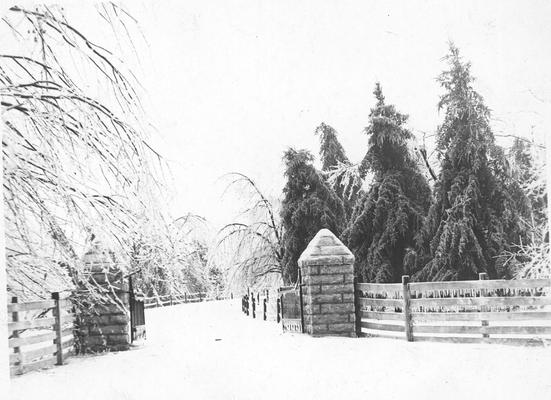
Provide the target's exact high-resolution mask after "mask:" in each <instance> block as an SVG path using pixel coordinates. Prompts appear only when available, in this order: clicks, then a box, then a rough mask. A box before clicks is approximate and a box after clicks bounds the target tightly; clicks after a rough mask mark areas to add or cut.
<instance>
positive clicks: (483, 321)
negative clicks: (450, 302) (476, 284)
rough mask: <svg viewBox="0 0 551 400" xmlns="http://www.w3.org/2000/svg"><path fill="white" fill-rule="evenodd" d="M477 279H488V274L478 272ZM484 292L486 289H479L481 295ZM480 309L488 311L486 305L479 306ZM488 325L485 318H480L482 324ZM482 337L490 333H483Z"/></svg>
mask: <svg viewBox="0 0 551 400" xmlns="http://www.w3.org/2000/svg"><path fill="white" fill-rule="evenodd" d="M478 279H479V280H481V281H485V280H488V274H487V273H486V272H480V273H479V274H478ZM486 294H487V291H486V289H480V295H481V296H486ZM480 311H481V312H486V311H488V306H480ZM489 325H490V323H489V322H488V321H487V320H482V326H489ZM482 337H483V338H489V337H490V335H489V334H488V333H483V334H482Z"/></svg>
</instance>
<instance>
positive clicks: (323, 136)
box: [315, 122, 360, 222]
mask: <svg viewBox="0 0 551 400" xmlns="http://www.w3.org/2000/svg"><path fill="white" fill-rule="evenodd" d="M315 134H316V135H318V136H319V138H320V160H321V170H322V172H324V173H325V174H327V175H328V174H329V173H331V172H334V171H335V169H336V168H338V167H339V166H341V165H345V166H350V165H351V163H350V160H349V159H348V157H347V156H346V152H345V151H344V148H343V147H342V145H341V143H340V142H339V139H337V131H335V129H333V128H332V127H331V126H329V125H327V124H326V123H324V122H322V123H321V124H320V125H319V126H318V127H317V128H316V130H315ZM347 183H348V182H345V181H344V180H343V177H342V176H337V177H336V179H335V181H334V184H333V187H334V190H335V192H336V193H337V196H339V198H340V199H341V200H342V202H343V205H344V211H345V215H346V222H348V220H349V219H350V217H351V215H352V211H353V210H354V205H355V204H356V201H357V199H358V192H359V190H360V185H358V184H354V183H353V184H347Z"/></svg>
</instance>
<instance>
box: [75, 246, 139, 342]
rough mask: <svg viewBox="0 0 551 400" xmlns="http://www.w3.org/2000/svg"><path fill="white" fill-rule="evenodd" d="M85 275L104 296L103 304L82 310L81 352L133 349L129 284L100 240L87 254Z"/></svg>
mask: <svg viewBox="0 0 551 400" xmlns="http://www.w3.org/2000/svg"><path fill="white" fill-rule="evenodd" d="M82 261H83V262H84V267H85V276H86V278H87V279H88V281H89V283H90V284H92V285H93V286H96V288H97V290H98V291H99V292H102V293H103V297H104V301H103V302H102V303H103V304H99V303H94V304H88V305H87V306H85V307H81V308H80V310H79V317H78V325H79V329H78V332H79V335H78V336H79V342H80V352H82V353H86V352H90V351H91V352H102V351H120V350H128V349H129V347H130V343H131V340H130V312H129V310H130V305H129V294H128V290H129V287H128V282H127V280H126V279H125V278H124V276H123V271H122V270H121V269H120V267H119V265H118V263H117V262H116V260H115V259H114V256H113V254H112V253H111V252H110V251H109V250H108V249H106V248H105V247H104V246H103V245H102V244H101V243H100V242H99V241H95V242H93V243H92V246H91V248H90V249H89V250H88V251H87V252H86V254H84V257H83V260H82Z"/></svg>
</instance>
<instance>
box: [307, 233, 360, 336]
mask: <svg viewBox="0 0 551 400" xmlns="http://www.w3.org/2000/svg"><path fill="white" fill-rule="evenodd" d="M298 265H299V268H300V271H301V274H302V282H303V284H304V289H303V305H304V332H306V333H308V334H310V335H313V336H349V337H356V315H355V310H354V255H353V254H352V253H351V252H350V250H348V248H347V247H346V246H345V245H344V244H343V243H342V242H341V241H340V240H339V239H338V238H337V237H336V236H335V235H334V234H333V233H332V232H331V231H330V230H328V229H322V230H320V231H319V232H318V233H317V234H316V236H315V237H314V238H313V239H312V241H310V243H309V244H308V247H307V248H306V250H304V252H303V253H302V254H301V256H300V258H299V260H298Z"/></svg>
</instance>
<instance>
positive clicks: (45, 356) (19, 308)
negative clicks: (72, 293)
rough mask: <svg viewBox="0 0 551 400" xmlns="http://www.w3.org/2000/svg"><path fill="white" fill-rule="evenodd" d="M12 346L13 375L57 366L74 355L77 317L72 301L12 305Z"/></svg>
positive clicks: (14, 301)
mask: <svg viewBox="0 0 551 400" xmlns="http://www.w3.org/2000/svg"><path fill="white" fill-rule="evenodd" d="M8 315H11V321H8V337H9V340H8V344H9V348H10V355H9V362H10V372H11V375H19V374H23V373H26V372H28V371H33V370H36V369H40V368H45V367H49V366H52V365H54V364H56V365H62V364H63V362H64V360H65V359H67V357H69V356H70V355H71V354H73V351H74V350H73V345H74V337H73V327H74V320H75V315H74V311H73V306H72V304H71V302H70V300H68V299H60V298H59V293H52V299H51V300H42V301H34V302H29V303H19V302H18V299H17V297H13V298H12V302H11V304H8Z"/></svg>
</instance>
